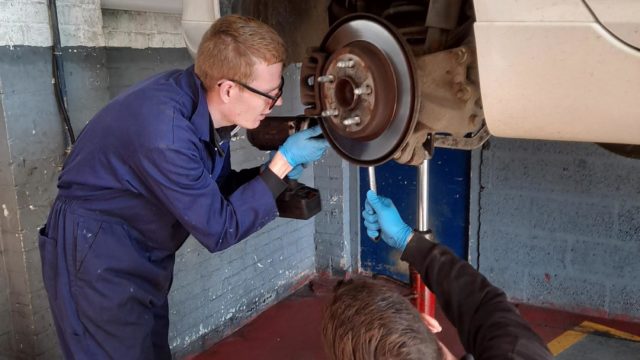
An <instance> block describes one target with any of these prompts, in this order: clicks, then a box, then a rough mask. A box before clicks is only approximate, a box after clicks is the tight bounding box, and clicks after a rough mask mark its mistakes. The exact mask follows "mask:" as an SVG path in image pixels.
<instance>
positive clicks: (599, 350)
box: [190, 279, 640, 360]
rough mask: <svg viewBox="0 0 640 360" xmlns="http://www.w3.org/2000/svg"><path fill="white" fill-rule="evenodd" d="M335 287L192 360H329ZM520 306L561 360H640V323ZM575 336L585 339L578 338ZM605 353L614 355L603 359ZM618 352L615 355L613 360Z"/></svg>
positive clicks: (447, 336) (296, 298)
mask: <svg viewBox="0 0 640 360" xmlns="http://www.w3.org/2000/svg"><path fill="white" fill-rule="evenodd" d="M381 281H384V280H381ZM333 283H335V280H328V279H315V280H313V281H311V282H310V283H309V284H308V285H306V286H305V287H303V288H302V289H300V290H299V291H297V292H296V293H295V294H293V295H291V296H289V297H288V298H287V299H285V300H283V301H281V302H279V303H278V304H276V305H274V306H272V307H271V308H269V309H268V310H266V311H265V312H263V313H262V314H260V315H259V316H258V317H257V318H256V319H255V320H253V321H252V322H251V323H249V324H247V325H246V326H244V327H243V328H241V329H240V330H238V331H236V332H235V333H233V334H232V335H230V336H228V337H227V338H225V339H224V340H222V341H220V342H219V343H217V344H215V345H214V346H213V347H211V348H210V349H207V350H206V351H204V352H202V353H200V354H197V355H194V356H192V357H190V359H191V360H222V359H235V360H244V359H247V360H249V359H251V360H254V359H265V360H269V359H279V360H286V359H292V360H293V359H296V360H298V359H306V360H321V359H325V356H324V351H323V349H322V344H321V340H320V321H321V316H322V308H323V307H324V304H325V303H326V302H327V301H328V299H329V297H330V294H331V289H332V286H333ZM399 291H401V292H406V291H407V289H406V288H399ZM516 306H517V307H518V309H519V310H520V313H521V314H522V316H523V317H524V318H525V319H526V320H527V321H528V322H529V323H530V324H531V326H532V327H533V329H534V330H535V331H536V332H537V333H538V334H539V335H540V336H541V337H542V339H543V340H544V341H545V342H547V343H551V344H550V347H552V346H553V347H552V350H554V349H555V352H554V353H555V354H556V355H558V356H557V358H558V359H563V360H570V359H571V360H573V359H604V358H611V359H613V358H615V359H636V360H637V359H640V356H639V355H637V354H639V353H640V323H634V322H625V321H616V320H607V319H602V318H597V317H593V316H586V315H581V314H573V313H567V312H564V311H559V310H553V309H546V308H540V307H534V306H529V305H523V304H519V305H516ZM436 318H437V319H438V321H440V324H441V325H442V327H443V330H442V332H441V333H440V334H438V337H439V338H440V341H442V342H443V343H444V344H445V345H447V347H448V348H449V349H450V350H452V352H453V354H454V355H456V356H458V357H460V356H462V355H463V354H464V351H463V349H462V346H461V345H460V342H459V340H458V336H457V333H456V332H455V329H454V328H453V326H452V325H451V324H450V323H449V322H448V321H447V319H446V318H445V317H444V316H443V315H442V313H441V312H440V311H439V309H438V310H437V311H436ZM585 321H587V322H590V323H596V324H599V325H597V326H599V327H597V329H596V330H593V329H590V330H589V329H587V330H584V329H582V328H579V326H580V325H581V324H584V322H585ZM576 327H578V328H577V329H576ZM572 329H575V330H572ZM603 329H604V330H603ZM607 329H611V331H609V330H607ZM576 333H578V334H582V335H581V336H580V335H578V336H576ZM554 340H555V341H554ZM552 341H554V342H552ZM603 354H609V355H610V356H604V357H603ZM613 354H615V356H614V357H611V356H613ZM593 356H596V357H593Z"/></svg>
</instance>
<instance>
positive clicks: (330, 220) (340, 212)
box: [315, 150, 360, 276]
mask: <svg viewBox="0 0 640 360" xmlns="http://www.w3.org/2000/svg"><path fill="white" fill-rule="evenodd" d="M315 183H316V185H317V188H318V189H320V191H321V193H322V212H321V213H320V214H318V215H317V216H316V218H315V219H316V220H315V224H316V234H315V241H316V270H317V271H318V273H320V274H324V275H334V276H342V275H344V273H345V272H357V271H359V269H360V241H359V239H360V237H359V236H360V235H359V231H360V227H359V213H360V211H359V202H358V171H357V168H356V167H355V166H354V165H351V164H349V163H347V162H346V161H345V160H342V159H341V158H340V157H339V156H338V155H337V154H336V153H335V152H334V151H333V150H329V152H328V154H327V156H325V157H324V158H323V159H322V160H321V161H319V162H318V163H317V164H316V166H315Z"/></svg>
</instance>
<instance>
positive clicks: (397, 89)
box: [301, 14, 419, 166]
mask: <svg viewBox="0 0 640 360" xmlns="http://www.w3.org/2000/svg"><path fill="white" fill-rule="evenodd" d="M318 52H319V53H321V54H322V55H317V54H318ZM310 62H311V63H310ZM305 69H306V70H305ZM415 69H416V67H415V65H414V63H413V57H412V54H411V50H410V48H409V46H408V45H407V44H406V43H405V41H404V40H403V38H402V37H401V36H400V35H398V34H397V33H396V32H395V31H394V30H393V27H392V25H390V24H388V23H387V22H385V21H384V20H382V19H380V18H377V17H375V16H371V15H366V14H356V15H352V16H347V17H344V18H342V19H340V21H338V22H337V23H336V24H334V25H333V26H332V27H331V29H329V32H328V33H327V34H326V35H325V37H324V39H323V41H322V43H321V45H320V49H317V51H316V56H315V59H312V60H311V61H310V60H309V59H307V61H305V64H304V65H303V71H302V72H303V74H302V78H301V85H302V88H301V93H302V98H303V102H305V99H307V101H306V104H307V105H309V104H313V105H314V106H315V107H316V109H315V110H313V111H310V112H311V113H313V112H314V111H315V115H321V116H322V119H323V120H322V121H321V122H320V124H321V126H322V129H323V132H324V135H325V137H326V138H327V140H328V141H329V143H330V144H331V146H332V147H333V149H334V150H335V151H336V152H338V154H339V155H341V156H342V157H343V158H345V159H346V160H348V161H350V162H352V163H356V164H359V165H367V166H370V165H376V164H380V163H383V162H385V161H387V160H389V159H390V158H391V157H392V156H393V155H394V153H395V152H396V151H397V150H398V149H400V148H401V147H402V145H403V144H404V143H405V142H406V141H407V138H408V135H409V134H410V133H411V131H412V130H413V128H414V127H415V123H416V119H415V116H414V115H415V113H417V109H418V108H419V104H418V102H419V96H416V94H419V91H418V83H417V81H416V78H415V76H414V74H415ZM305 71H306V72H307V73H306V74H305ZM310 72H312V73H313V74H310ZM309 77H313V80H309ZM310 82H313V84H309V83H310ZM304 87H306V88H307V89H306V93H305V89H303V88H304ZM309 88H312V89H313V91H312V92H313V94H309ZM309 99H311V100H309ZM310 112H307V111H305V113H306V114H309V113H310Z"/></svg>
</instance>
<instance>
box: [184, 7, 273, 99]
mask: <svg viewBox="0 0 640 360" xmlns="http://www.w3.org/2000/svg"><path fill="white" fill-rule="evenodd" d="M256 60H260V61H263V62H264V63H266V64H267V65H271V64H276V63H279V62H281V63H284V62H285V60H286V50H285V47H284V41H283V40H282V38H281V37H280V35H278V33H276V31H275V30H273V29H272V28H271V27H270V26H269V25H267V24H265V23H263V22H260V21H258V20H256V19H254V18H250V17H246V16H240V15H227V16H223V17H221V18H220V19H218V20H217V21H216V22H214V23H213V25H211V27H210V28H209V30H207V32H206V33H205V34H204V35H203V36H202V41H201V42H200V46H199V47H198V53H197V55H196V61H195V72H196V74H197V75H198V77H199V78H200V80H201V81H202V83H203V84H204V87H205V88H206V89H207V90H209V89H213V88H214V87H215V86H216V84H217V83H218V81H220V80H221V79H229V80H236V81H242V82H244V83H249V82H251V80H252V78H253V67H254V65H255V63H256Z"/></svg>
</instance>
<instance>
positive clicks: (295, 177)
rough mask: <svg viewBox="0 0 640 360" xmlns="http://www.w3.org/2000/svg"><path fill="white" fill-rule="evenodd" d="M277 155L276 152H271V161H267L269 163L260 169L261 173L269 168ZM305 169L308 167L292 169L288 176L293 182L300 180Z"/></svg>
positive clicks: (299, 166) (297, 166)
mask: <svg viewBox="0 0 640 360" xmlns="http://www.w3.org/2000/svg"><path fill="white" fill-rule="evenodd" d="M275 155H276V152H275V151H269V159H267V161H266V162H265V163H264V164H262V166H261V167H260V171H264V169H266V168H267V167H268V166H269V163H270V162H271V160H272V159H273V157H274V156H275ZM305 167H307V166H306V164H302V165H296V166H295V167H294V168H293V169H291V171H289V173H288V174H287V177H288V178H289V179H291V180H298V179H299V178H300V176H301V175H302V172H303V171H304V168H305Z"/></svg>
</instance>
